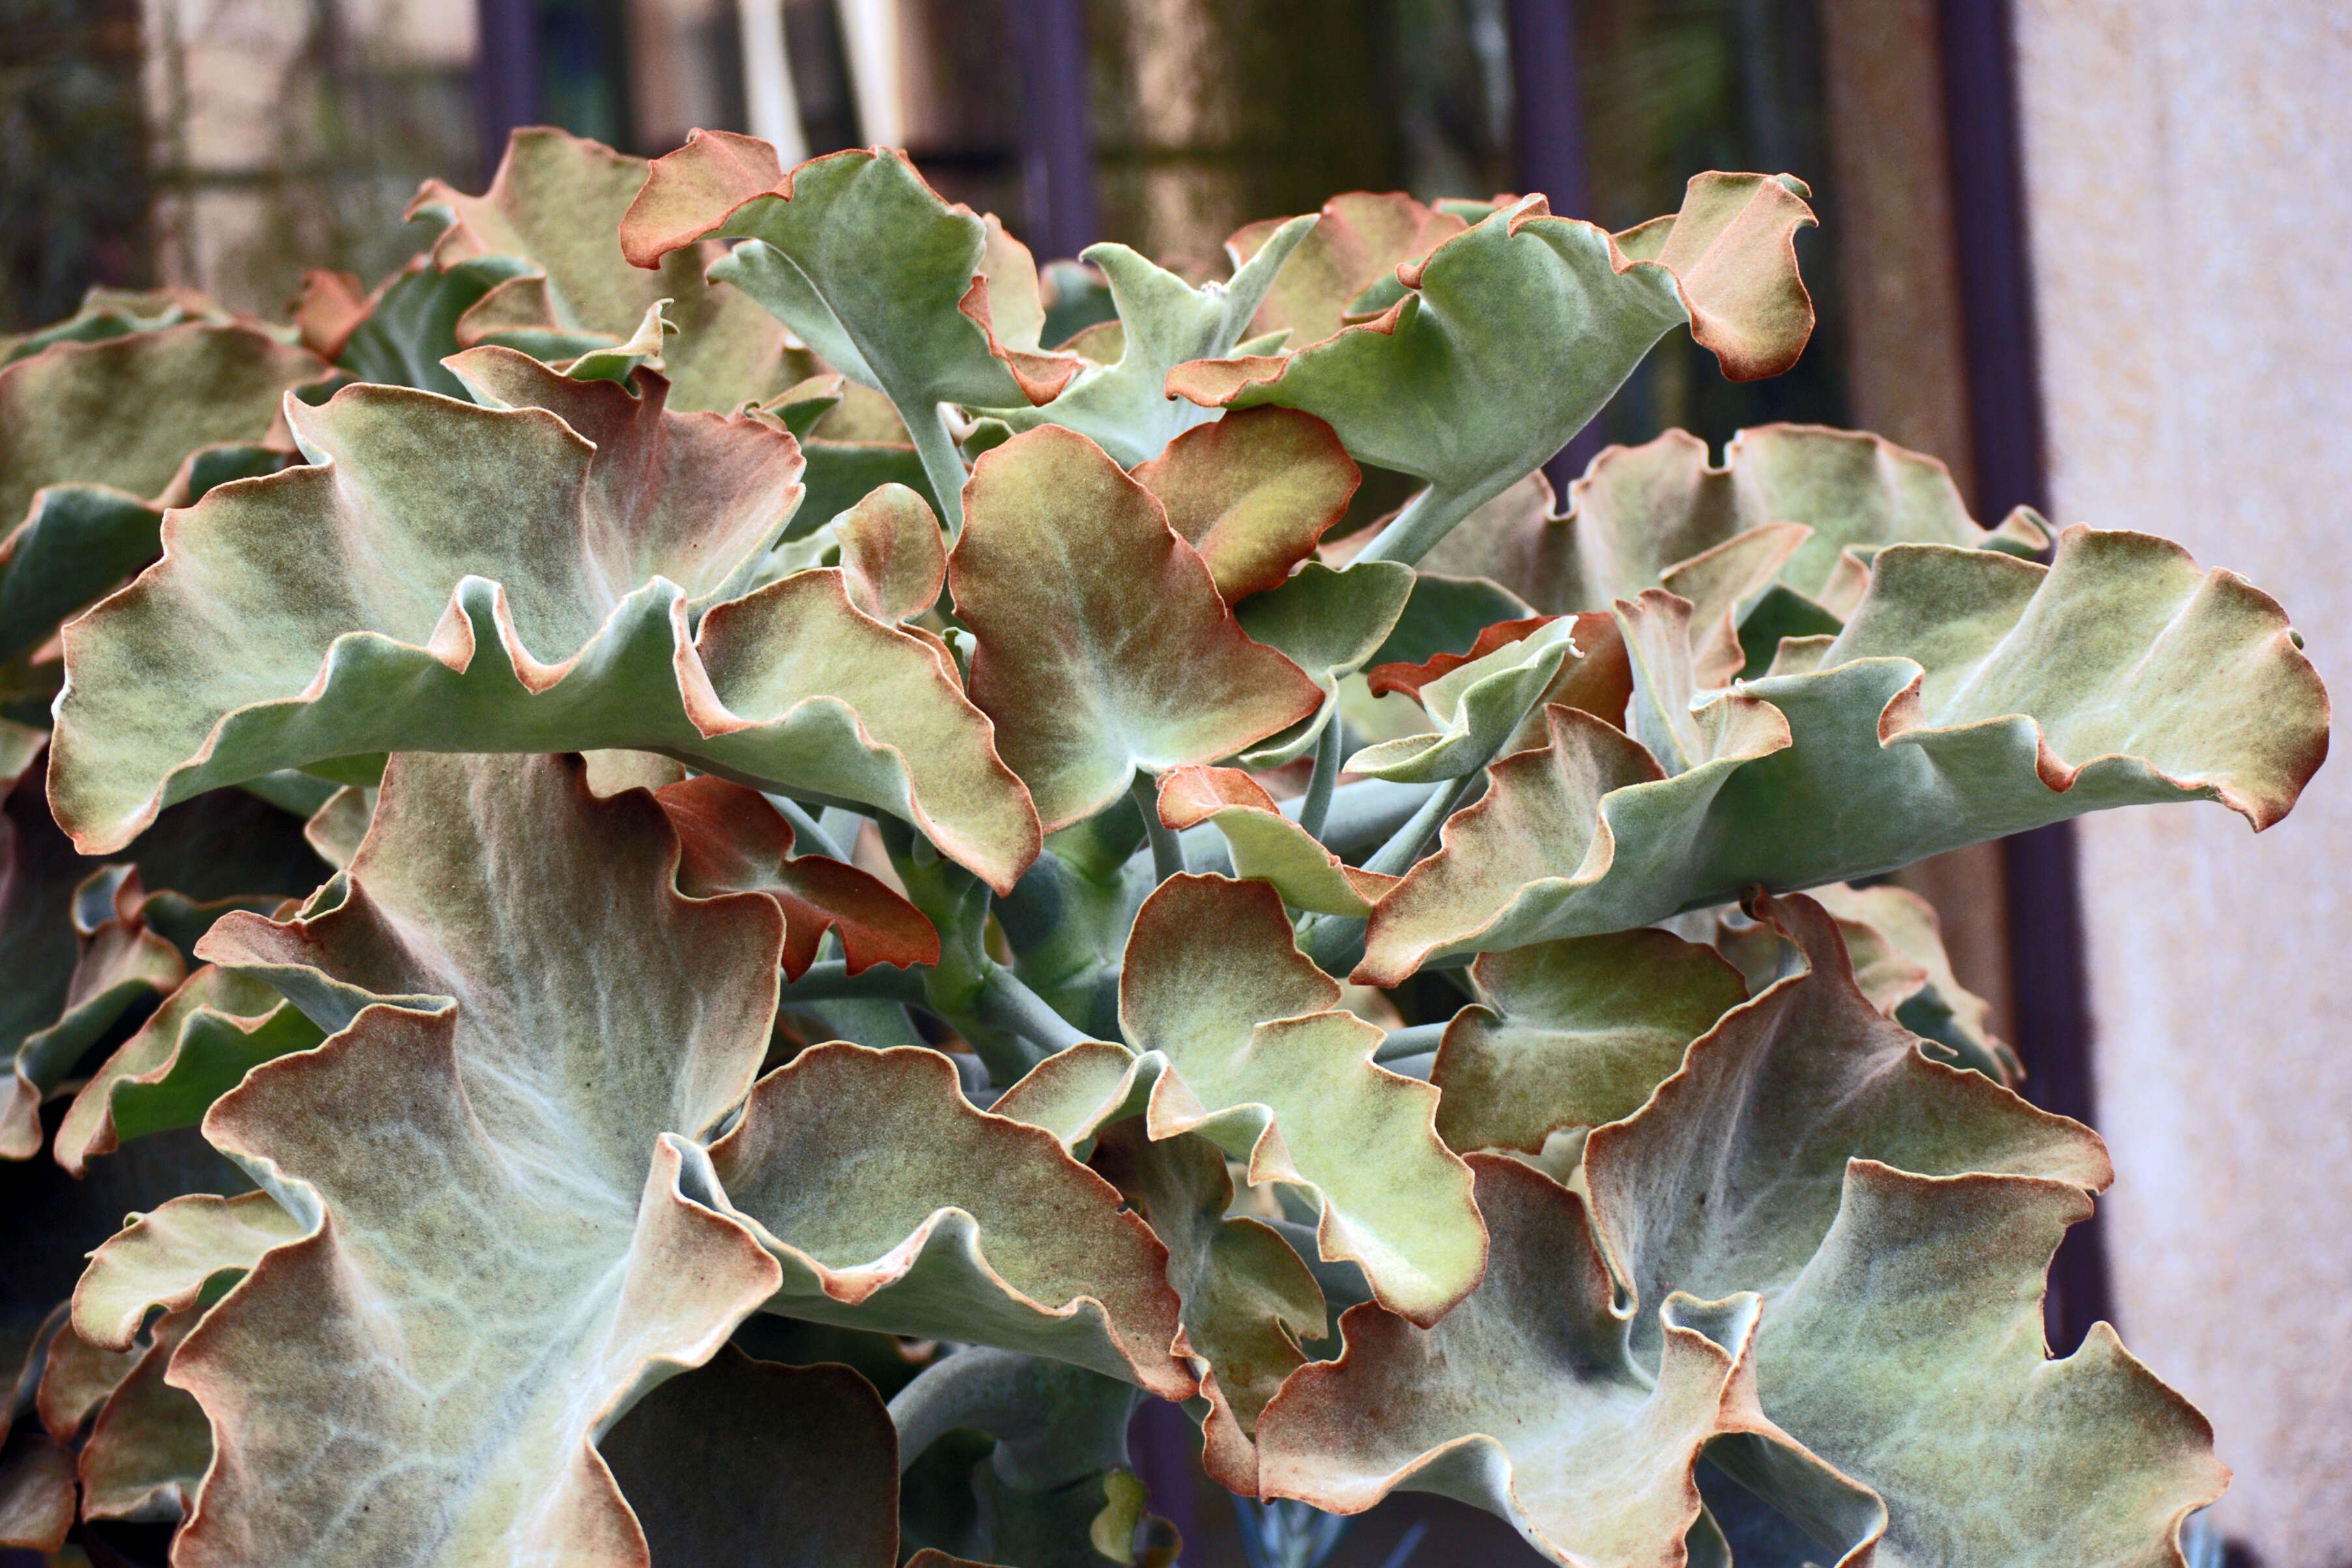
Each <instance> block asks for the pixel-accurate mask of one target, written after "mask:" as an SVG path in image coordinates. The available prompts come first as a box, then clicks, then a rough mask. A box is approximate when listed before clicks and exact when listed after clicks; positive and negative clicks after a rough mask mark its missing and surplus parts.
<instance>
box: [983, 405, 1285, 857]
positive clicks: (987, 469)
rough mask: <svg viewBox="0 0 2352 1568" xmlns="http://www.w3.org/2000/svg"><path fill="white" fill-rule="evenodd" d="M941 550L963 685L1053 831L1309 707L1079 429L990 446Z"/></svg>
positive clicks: (1147, 499) (1148, 504) (1153, 510)
mask: <svg viewBox="0 0 2352 1568" xmlns="http://www.w3.org/2000/svg"><path fill="white" fill-rule="evenodd" d="M965 512H966V522H965V527H964V531H963V536H962V537H961V538H959V539H958V540H957V541H956V547H955V549H954V551H953V553H952V554H951V555H950V557H949V560H948V583H949V587H950V590H951V591H953V593H954V595H955V603H956V614H957V615H958V617H959V618H960V619H961V620H962V622H964V624H965V625H966V626H968V627H970V628H971V632H972V635H973V636H974V638H976V639H977V646H976V647H975V648H974V650H973V652H972V656H971V695H972V700H973V701H974V702H975V703H977V704H979V705H980V707H981V710H982V712H984V713H986V714H987V715H988V716H990V717H991V718H992V719H993V720H995V722H996V738H997V746H998V748H999V749H1000V750H1001V751H1002V753H1003V757H1004V759H1005V761H1006V762H1007V763H1009V764H1011V766H1012V768H1013V772H1015V773H1017V774H1019V775H1020V776H1021V779H1022V780H1023V782H1024V783H1025V784H1026V785H1027V786H1028V787H1029V792H1030V794H1031V796H1032V797H1033V798H1034V800H1035V801H1036V804H1037V814H1038V816H1039V818H1040V819H1041V820H1042V821H1043V823H1044V825H1045V831H1048V832H1051V831H1055V829H1057V828H1061V827H1064V826H1066V825H1067V824H1069V823H1071V822H1075V821H1078V820H1080V819H1081V818H1084V817H1087V816H1090V815H1092V814H1093V813H1094V812H1095V811H1097V810H1100V809H1101V808H1102V807H1103V806H1104V805H1105V804H1107V803H1108V802H1109V801H1110V800H1115V799H1116V798H1117V797H1118V793H1119V792H1120V791H1121V790H1122V789H1126V788H1127V786H1128V782H1129V779H1131V778H1133V776H1134V773H1135V770H1136V769H1137V768H1143V769H1145V770H1147V771H1150V772H1153V773H1160V772H1165V771H1167V770H1168V769H1170V768H1181V767H1184V766H1186V765H1187V764H1190V763H1196V762H1212V761H1214V760H1216V759H1217V758H1222V757H1225V756H1229V755H1231V754H1232V753H1234V752H1237V751H1239V750H1241V749H1242V748H1243V747H1246V746H1248V745H1250V744H1251V743H1252V742H1254V741H1256V740H1259V739H1262V738H1263V737H1266V736H1268V735H1271V734H1273V733H1274V732H1275V731H1276V730H1279V729H1281V728H1282V727H1285V726H1286V725H1289V724H1293V723H1295V722H1297V720H1299V719H1301V718H1304V717H1306V716H1307V715H1308V714H1310V713H1312V712H1314V711H1315V708H1316V706H1317V704H1318V702H1319V701H1320V700H1321V696H1322V693H1321V691H1320V689H1319V688H1318V686H1317V685H1316V684H1315V682H1314V681H1313V680H1312V679H1310V678H1309V677H1308V676H1307V674H1305V673H1304V672H1302V671H1301V670H1300V669H1299V667H1298V666H1297V664H1293V663H1292V662H1291V661H1290V660H1288V659H1287V658H1285V657H1284V656H1283V655H1282V654H1280V653H1276V652H1275V651H1274V650H1273V649H1270V648H1265V647H1262V646H1260V645H1259V644H1257V643H1254V642H1252V641H1251V640H1250V639H1249V637H1248V636H1247V635H1245V634H1244V632H1243V631H1242V629H1241V627H1240V626H1239V624H1237V623H1236V622H1234V616H1233V612H1232V611H1230V610H1228V609H1227V608H1226V607H1225V603H1224V601H1223V599H1222V598H1220V597H1219V595H1218V593H1217V589H1216V584H1215V582H1214V580H1213V579H1212V578H1211V576H1210V572H1209V569H1208V567H1207V565H1206V563H1205V562H1203V561H1202V558H1201V554H1200V552H1199V551H1198V550H1196V549H1193V548H1192V546H1191V545H1190V544H1188V543H1186V542H1185V541H1184V540H1183V539H1182V538H1180V537H1179V536H1178V535H1177V534H1176V532H1175V531H1174V530H1173V529H1172V528H1170V527H1169V526H1168V518H1167V514H1166V513H1165V512H1164V511H1163V510H1162V509H1161V507H1160V503H1159V501H1158V500H1156V499H1155V498H1154V497H1152V495H1151V493H1150V491H1149V490H1147V489H1145V488H1144V487H1143V486H1141V485H1139V484H1138V483H1136V482H1135V481H1134V480H1133V479H1131V478H1129V476H1127V475H1126V474H1125V473H1124V472H1122V471H1121V470H1120V468H1119V466H1118V464H1117V463H1115V462H1113V461H1112V460H1111V458H1110V457H1109V456H1108V455H1107V454H1106V453H1104V452H1103V450H1102V449H1101V448H1100V447H1098V446H1097V445H1096V444H1094V443H1093V442H1091V441H1089V440H1087V438H1086V437H1085V436H1083V435H1079V434H1076V433H1075V432H1072V431H1067V430H1063V429H1061V428H1059V427H1057V426H1050V425H1049V426H1045V427H1041V428H1039V429H1036V430H1033V431H1029V432H1026V433H1024V434H1020V435H1016V436H1014V437H1013V439H1012V440H1010V441H1008V442H1006V443H1005V444H1003V445H1002V446H999V447H997V448H995V449H994V450H993V451H991V452H989V453H986V454H984V455H982V457H981V460H980V463H979V465H978V466H977V467H976V468H975V469H974V470H973V472H972V476H971V484H970V485H969V486H966V489H965Z"/></svg>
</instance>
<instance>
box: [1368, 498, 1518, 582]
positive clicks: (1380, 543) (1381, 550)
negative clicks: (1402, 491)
mask: <svg viewBox="0 0 2352 1568" xmlns="http://www.w3.org/2000/svg"><path fill="white" fill-rule="evenodd" d="M1509 487H1510V486H1508V485H1499V486H1496V487H1495V488H1494V489H1492V490H1486V489H1485V488H1484V487H1483V486H1481V488H1480V489H1479V490H1447V489H1444V488H1443V487H1442V486H1436V485H1432V486H1429V487H1428V488H1427V489H1425V490H1423V491H1422V492H1421V493H1420V494H1419V495H1416V496H1415V497H1413V498H1412V500H1410V501H1407V502H1406V503H1405V504H1404V509H1403V510H1402V511H1400V512H1399V513H1397V515H1396V516H1395V517H1391V519H1389V526H1388V527H1387V528H1382V529H1381V531H1380V534H1379V535H1378V537H1376V538H1374V539H1373V540H1372V542H1371V543H1370V544H1368V545H1366V546H1365V547H1364V548H1363V549H1362V551H1361V552H1360V553H1359V554H1358V555H1357V557H1356V559H1358V560H1396V561H1402V562H1403V563H1404V564H1405V565H1407V566H1411V565H1412V564H1413V563H1414V562H1415V561H1418V560H1419V559H1421V558H1422V557H1423V556H1425V555H1427V554H1428V553H1429V552H1430V551H1431V550H1433V549H1436V548H1437V541H1438V540H1440V539H1442V538H1444V537H1445V536H1446V535H1448V534H1450V533H1452V532H1453V531H1454V524H1456V523H1458V522H1460V521H1461V520H1462V519H1463V518H1465V517H1468V516H1469V515H1470V514H1471V513H1473V512H1475V511H1476V510H1477V509H1478V508H1479V507H1481V506H1483V505H1485V504H1486V502H1487V501H1488V500H1490V499H1492V498H1493V497H1496V496H1498V495H1501V494H1502V493H1503V491H1505V490H1507V489H1508V488H1509ZM1482 492H1483V493H1482Z"/></svg>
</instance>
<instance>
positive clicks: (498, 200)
mask: <svg viewBox="0 0 2352 1568" xmlns="http://www.w3.org/2000/svg"><path fill="white" fill-rule="evenodd" d="M652 167H653V165H652V164H651V163H649V162H646V160H645V159H643V158H632V157H629V156H627V155H626V154H625V153H620V152H614V151H613V150H612V149H611V148H609V147H605V146H603V145H601V144H600V143H597V142H594V141H587V140H585V139H583V138H582V137H577V136H572V135H569V134H567V133H565V132H563V131H557V130H554V129H552V128H551V127H548V126H534V127H527V128H525V129H522V130H519V131H515V132H513V133H512V135H511V136H510V137H509V139H508V141H507V150H506V155H505V156H504V157H503V158H501V159H500V160H499V169H498V173H497V174H496V175H495V176H494V177H493V178H492V179H491V181H490V188H489V189H488V191H487V192H485V193H482V194H481V195H479V196H467V195H463V194H460V193H458V192H457V191H456V190H454V189H452V188H451V187H450V186H448V185H446V184H444V183H442V182H440V181H438V180H428V181H426V182H425V187H424V189H423V190H421V191H419V192H418V193H417V196H416V200H415V202H413V203H411V204H410V205H409V211H410V212H411V213H412V214H418V213H423V214H427V215H432V216H439V217H441V218H442V219H443V221H444V222H445V223H446V225H447V227H446V229H445V230H444V231H443V233H442V235H441V237H440V238H439V239H438V240H437V241H436V242H435V244H434V246H433V265H434V266H435V267H436V268H438V269H440V270H442V271H443V272H445V273H446V272H447V271H448V270H450V269H452V268H456V267H461V266H463V265H465V264H467V263H471V262H474V261H476V260H478V259H481V258H489V257H499V258H508V257H511V258H514V259H516V260H519V261H520V262H522V263H523V264H525V267H524V269H522V270H518V271H515V272H513V273H511V274H510V275H509V276H507V277H505V278H504V279H503V280H501V281H499V283H498V284H497V285H496V286H495V287H492V288H490V289H489V290H488V291H487V293H486V294H484V295H482V296H481V297H480V298H478V299H477V300H476V301H474V302H472V303H471V304H469V306H468V307H467V308H466V310H465V313H464V314H463V315H462V316H461V317H459V318H458V319H457V320H456V321H455V323H454V329H455V341H454V343H453V345H452V347H451V349H449V350H446V351H448V352H455V351H456V350H457V349H460V348H467V349H470V348H472V347H474V346H475V345H477V344H479V343H504V344H506V345H507V346H509V347H511V348H516V349H520V350H523V351H525V352H527V353H530V354H532V355H533V357H535V358H542V359H551V360H563V359H570V358H571V357H572V355H574V354H578V353H581V352H583V343H582V341H581V340H602V343H603V345H604V347H607V348H611V347H617V346H619V345H620V344H622V343H623V341H624V340H627V339H628V338H630V337H631V335H632V334H634V333H636V332H637V331H638V330H639V329H640V327H641V325H642V324H643V323H644V321H645V319H646V312H647V311H648V310H650V309H652V308H653V307H654V305H655V303H656V301H657V300H659V301H667V302H669V308H668V311H667V314H668V317H669V319H670V320H671V321H672V322H674V323H676V326H677V337H676V338H675V339H674V340H672V341H671V342H670V343H669V344H668V345H667V347H665V348H663V349H661V350H659V351H660V353H661V359H662V371H663V373H664V374H665V375H666V376H667V378H668V379H669V382H670V402H671V405H672V406H673V407H676V408H678V409H681V410H688V409H709V410H715V411H717V412H719V413H730V412H732V411H733V410H735V409H737V408H739V407H740V406H741V405H742V404H743V403H744V402H747V401H748V402H758V401H760V400H761V399H764V398H766V397H768V396H769V395H771V394H772V393H773V392H778V391H780V390H782V388H783V387H784V386H786V385H787V384H788V383H790V382H793V381H796V380H798V379H800V378H799V376H798V374H797V373H795V371H794V370H793V367H792V366H791V365H790V363H789V361H788V358H787V356H786V353H785V344H784V333H783V330H782V328H781V327H780V326H779V325H778V324H777V323H776V322H775V321H774V320H773V319H772V318H771V317H769V316H768V314H767V313H766V312H765V311H764V310H762V309H761V308H760V306H759V304H758V302H756V301H755V300H753V299H751V298H749V297H747V296H746V295H744V294H742V293H740V292H738V291H737V290H735V289H731V288H725V287H711V286H710V285H709V284H708V283H706V282H704V281H703V268H704V266H705V264H706V263H707V262H708V261H709V257H708V256H703V255H702V254H700V252H699V250H698V248H697V247H695V246H685V247H683V248H680V249H678V250H676V251H673V252H671V253H670V254H669V255H668V256H666V257H664V258H663V259H662V261H661V264H660V265H659V267H656V269H654V270H652V271H647V270H646V269H645V268H644V267H633V266H631V265H630V263H629V260H628V259H627V258H626V257H625V256H623V255H622V252H621V246H620V242H619V240H618V239H617V237H616V231H617V230H618V229H619V228H620V225H621V221H622V218H623V217H624V215H625V214H626V213H627V212H628V210H629V206H630V204H631V202H632V201H634V200H635V197H636V194H637V192H638V191H639V189H641V188H642V187H643V186H644V184H645V183H646V176H647V173H648V172H649V171H650V170H651V169H652ZM559 338H560V339H562V340H565V341H562V342H551V341H549V340H551V339H559ZM542 350H553V351H545V352H543V351H542ZM565 350H569V351H568V352H567V351H565ZM409 384H412V385H422V384H424V383H422V382H411V383H409ZM433 390H435V391H441V390H445V389H441V388H434V389H433ZM828 515H830V514H828Z"/></svg>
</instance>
